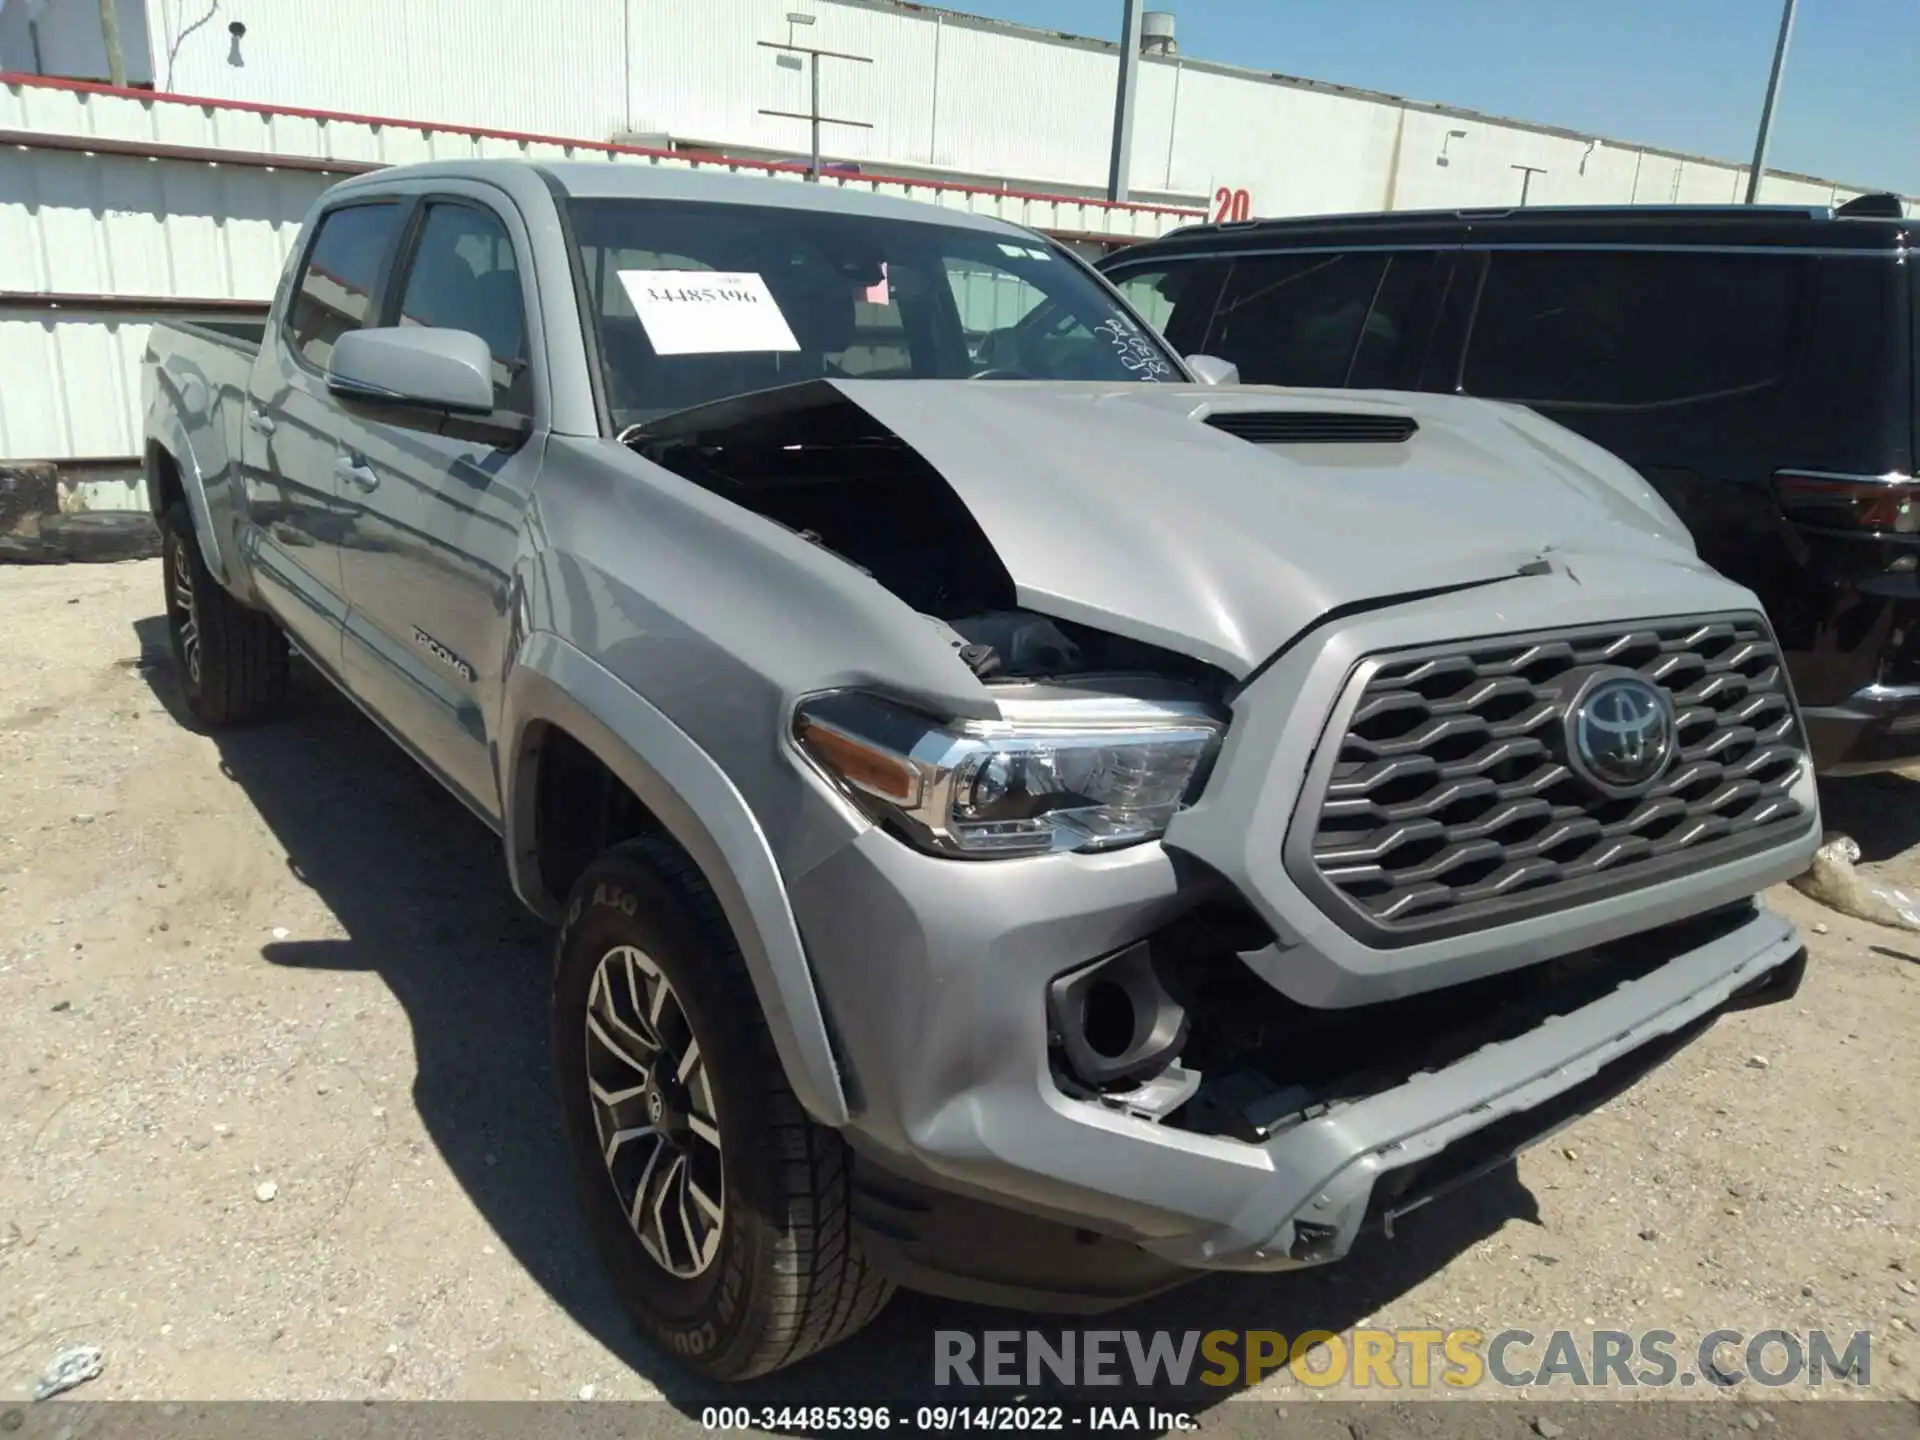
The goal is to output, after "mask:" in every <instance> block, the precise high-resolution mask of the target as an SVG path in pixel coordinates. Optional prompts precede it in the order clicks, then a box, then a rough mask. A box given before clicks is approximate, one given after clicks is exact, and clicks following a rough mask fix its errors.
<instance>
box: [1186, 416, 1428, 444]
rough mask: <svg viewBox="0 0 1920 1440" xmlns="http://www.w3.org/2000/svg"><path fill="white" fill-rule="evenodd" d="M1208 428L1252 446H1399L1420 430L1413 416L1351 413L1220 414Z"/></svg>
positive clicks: (1211, 420) (1210, 421) (1210, 418)
mask: <svg viewBox="0 0 1920 1440" xmlns="http://www.w3.org/2000/svg"><path fill="white" fill-rule="evenodd" d="M1207 424H1209V425H1211V426H1213V428H1214V429H1216V430H1224V431H1226V432H1227V434H1229V435H1236V436H1238V437H1239V438H1240V439H1242V440H1245V441H1247V442H1248V443H1249V444H1252V445H1398V444H1401V443H1402V442H1404V441H1406V440H1408V439H1411V438H1412V436H1413V433H1414V431H1416V430H1418V429H1419V428H1420V427H1419V426H1418V425H1417V424H1415V423H1414V420H1413V417H1412V416H1411V415H1373V414H1367V413H1364V412H1359V411H1352V410H1347V411H1340V410H1324V411H1316V410H1217V411H1215V412H1214V413H1213V414H1211V415H1209V416H1207Z"/></svg>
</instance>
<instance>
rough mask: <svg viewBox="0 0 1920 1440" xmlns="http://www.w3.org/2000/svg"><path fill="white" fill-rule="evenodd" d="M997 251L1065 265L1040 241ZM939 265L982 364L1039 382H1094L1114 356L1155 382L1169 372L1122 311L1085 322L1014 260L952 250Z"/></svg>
mask: <svg viewBox="0 0 1920 1440" xmlns="http://www.w3.org/2000/svg"><path fill="white" fill-rule="evenodd" d="M999 249H1000V250H1001V251H1002V252H1003V253H1007V254H1009V255H1013V256H1017V257H1018V259H1019V260H1020V261H1024V262H1027V263H1038V264H1054V265H1065V264H1066V263H1067V262H1066V261H1065V260H1058V259H1054V258H1052V257H1051V256H1050V255H1049V254H1048V252H1046V251H1045V250H1043V249H1041V248H1040V247H1038V246H1032V247H1020V246H1015V245H1006V244H1002V245H1001V246H1000V247H999ZM943 263H944V264H945V266H946V275H947V285H948V288H950V289H951V290H952V291H953V303H954V306H955V308H956V309H957V310H958V311H959V313H960V328H961V330H962V331H963V332H964V333H965V336H966V343H967V350H968V353H969V354H970V355H971V356H972V363H973V364H974V365H976V366H977V367H979V368H980V369H983V370H1006V371H1011V372H1014V373H1016V374H1019V375H1025V376H1029V377H1031V378H1033V379H1036V380H1096V379H1102V378H1106V377H1107V376H1108V374H1109V371H1110V368H1111V366H1112V364H1113V360H1114V357H1115V356H1116V355H1117V356H1118V357H1119V360H1120V363H1121V364H1122V365H1123V366H1125V367H1126V369H1128V370H1130V371H1133V372H1135V373H1143V374H1146V375H1149V376H1152V377H1154V378H1157V379H1171V378H1172V376H1173V370H1172V367H1170V366H1169V365H1168V364H1167V363H1166V361H1165V360H1163V359H1161V358H1160V352H1159V351H1158V350H1157V349H1156V348H1155V347H1154V346H1153V345H1152V344H1151V342H1149V341H1148V340H1147V339H1146V337H1145V336H1144V334H1143V333H1142V332H1141V331H1140V329H1139V327H1138V326H1137V325H1135V324H1134V323H1133V322H1132V321H1131V320H1129V319H1126V318H1125V317H1123V316H1120V315H1118V314H1115V315H1112V316H1111V317H1109V318H1107V319H1104V320H1102V321H1100V322H1099V323H1098V324H1097V325H1093V326H1089V325H1088V324H1087V323H1086V321H1084V320H1082V319H1081V318H1080V317H1079V316H1078V315H1076V314H1074V312H1073V311H1072V310H1070V309H1068V308H1067V307H1066V306H1065V305H1061V304H1058V303H1055V302H1053V301H1052V300H1050V299H1049V297H1048V294H1047V292H1046V291H1045V290H1042V289H1041V288H1040V287H1039V286H1038V285H1036V284H1034V283H1033V282H1032V281H1030V280H1028V279H1026V278H1024V277H1023V276H1022V275H1020V274H1019V273H1018V272H1017V271H1015V270H1014V269H1013V268H1012V266H1011V265H1008V266H1001V265H996V264H995V263H994V262H993V261H991V260H986V259H982V258H980V257H977V256H955V255H948V256H946V257H944V260H943Z"/></svg>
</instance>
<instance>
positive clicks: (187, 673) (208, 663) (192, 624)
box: [161, 502, 291, 725]
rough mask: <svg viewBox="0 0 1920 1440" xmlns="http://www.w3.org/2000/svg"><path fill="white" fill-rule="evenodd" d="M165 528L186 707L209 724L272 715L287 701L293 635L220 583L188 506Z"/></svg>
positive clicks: (172, 630)
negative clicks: (289, 645) (204, 553)
mask: <svg viewBox="0 0 1920 1440" xmlns="http://www.w3.org/2000/svg"><path fill="white" fill-rule="evenodd" d="M161 529H162V531H163V532H164V541H165V548H164V552H163V557H164V561H165V566H166V569H165V574H164V578H165V583H166V595H167V632H168V635H169V637H170V638H171V639H172V641H173V660H174V666H175V668H176V670H177V671H178V673H179V676H180V688H181V690H182V691H183V692H184V693H185V695H186V700H187V709H188V710H190V711H192V712H193V716H194V718H195V719H197V720H200V721H201V722H203V723H204V724H207V725H245V724H250V723H252V722H255V721H259V720H265V719H268V718H270V717H271V716H272V715H273V714H274V713H275V712H277V711H278V710H279V709H280V708H281V707H282V706H283V705H284V704H285V703H286V698H287V682H288V675H289V672H290V669H291V661H290V659H289V656H288V653H287V637H286V636H285V635H283V634H282V633H281V632H280V627H279V626H278V625H276V624H275V623H274V622H273V619H272V617H271V616H268V615H266V614H263V613H262V612H261V611H258V610H254V609H252V608H250V607H248V606H245V605H242V604H241V603H240V602H239V601H238V600H236V599H234V598H233V597H232V596H231V595H229V594H228V593H227V592H226V591H225V590H224V589H222V588H221V586H220V582H219V581H217V580H215V579H214V578H213V575H212V572H210V571H209V570H208V569H207V562H206V561H205V560H203V559H202V558H201V556H200V542H199V540H198V539H196V538H195V536H194V533H193V518H192V516H191V515H189V514H188V512H187V507H186V506H185V505H184V504H180V503H178V502H176V503H175V504H173V505H171V506H169V507H168V509H167V513H166V516H165V519H164V521H163V523H162V526H161Z"/></svg>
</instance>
